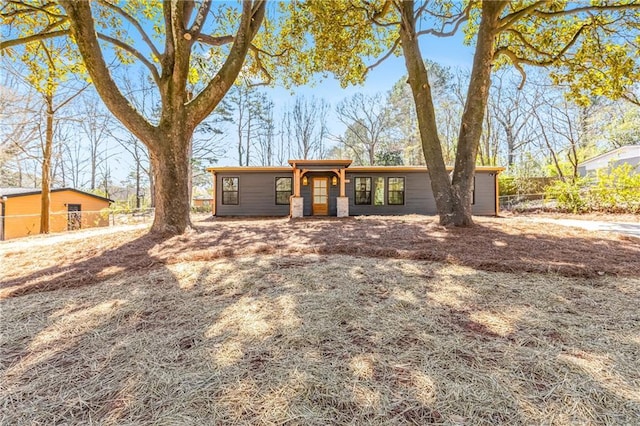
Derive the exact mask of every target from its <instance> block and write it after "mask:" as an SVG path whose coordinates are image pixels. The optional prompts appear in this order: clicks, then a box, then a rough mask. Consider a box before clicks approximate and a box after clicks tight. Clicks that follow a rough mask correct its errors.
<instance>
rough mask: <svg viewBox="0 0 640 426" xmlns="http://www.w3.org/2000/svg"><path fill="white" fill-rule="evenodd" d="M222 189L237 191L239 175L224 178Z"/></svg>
mask: <svg viewBox="0 0 640 426" xmlns="http://www.w3.org/2000/svg"><path fill="white" fill-rule="evenodd" d="M222 190H223V191H237V190H238V178H237V177H227V178H222Z"/></svg>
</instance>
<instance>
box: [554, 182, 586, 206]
mask: <svg viewBox="0 0 640 426" xmlns="http://www.w3.org/2000/svg"><path fill="white" fill-rule="evenodd" d="M584 183H585V180H584V179H576V180H575V181H569V180H568V181H562V180H557V181H555V182H554V183H552V184H551V185H549V186H547V188H546V189H545V191H544V195H545V199H547V200H548V199H553V200H556V202H557V203H558V208H559V209H561V210H564V211H570V212H572V213H581V212H584V211H587V202H586V200H585V199H584V197H583V196H582V194H581V190H582V187H583V186H584Z"/></svg>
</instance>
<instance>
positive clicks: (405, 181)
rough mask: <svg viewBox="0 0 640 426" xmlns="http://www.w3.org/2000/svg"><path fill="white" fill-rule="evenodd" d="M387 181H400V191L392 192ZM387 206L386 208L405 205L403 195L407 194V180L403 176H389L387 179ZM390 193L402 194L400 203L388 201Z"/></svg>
mask: <svg viewBox="0 0 640 426" xmlns="http://www.w3.org/2000/svg"><path fill="white" fill-rule="evenodd" d="M389 179H402V191H392V190H391V189H390V188H391V187H390V185H389ZM386 183H387V191H386V192H387V194H386V195H387V205H388V206H404V205H405V204H406V200H405V195H406V192H407V179H406V178H405V177H404V176H389V177H387V182H386ZM392 192H402V203H392V202H390V201H389V199H390V197H389V195H390V194H391V193H392Z"/></svg>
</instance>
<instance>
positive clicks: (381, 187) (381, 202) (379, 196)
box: [373, 177, 384, 206]
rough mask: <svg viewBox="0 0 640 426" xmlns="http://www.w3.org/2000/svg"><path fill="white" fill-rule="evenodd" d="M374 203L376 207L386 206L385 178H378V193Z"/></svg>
mask: <svg viewBox="0 0 640 426" xmlns="http://www.w3.org/2000/svg"><path fill="white" fill-rule="evenodd" d="M373 198H374V201H373V203H374V204H375V205H376V206H384V178H382V177H377V178H376V192H375V195H374V197H373Z"/></svg>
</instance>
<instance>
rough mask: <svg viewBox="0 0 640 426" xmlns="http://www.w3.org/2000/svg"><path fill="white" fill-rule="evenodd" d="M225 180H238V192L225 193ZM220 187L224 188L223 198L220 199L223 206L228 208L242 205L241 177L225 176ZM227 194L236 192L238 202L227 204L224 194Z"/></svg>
mask: <svg viewBox="0 0 640 426" xmlns="http://www.w3.org/2000/svg"><path fill="white" fill-rule="evenodd" d="M225 179H236V181H237V183H236V188H237V189H236V190H235V191H228V190H227V191H225V189H224V180H225ZM220 185H221V186H222V191H221V192H222V198H221V199H220V202H221V204H223V205H226V206H237V205H239V204H240V177H238V176H225V177H223V178H222V179H221V180H220ZM226 192H235V193H236V202H235V203H225V202H224V194H225V193H226Z"/></svg>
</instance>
